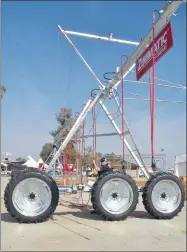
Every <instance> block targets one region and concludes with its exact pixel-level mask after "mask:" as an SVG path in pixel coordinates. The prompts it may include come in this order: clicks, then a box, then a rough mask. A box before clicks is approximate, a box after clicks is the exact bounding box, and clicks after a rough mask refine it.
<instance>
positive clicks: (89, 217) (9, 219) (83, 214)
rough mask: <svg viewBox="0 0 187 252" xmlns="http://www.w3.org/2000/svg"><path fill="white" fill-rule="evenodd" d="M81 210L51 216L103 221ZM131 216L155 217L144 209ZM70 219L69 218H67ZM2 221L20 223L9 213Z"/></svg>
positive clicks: (3, 215) (3, 216)
mask: <svg viewBox="0 0 187 252" xmlns="http://www.w3.org/2000/svg"><path fill="white" fill-rule="evenodd" d="M80 210H81V211H63V212H55V213H54V214H53V216H52V217H51V219H52V220H55V216H61V217H64V218H66V216H67V215H69V216H71V215H72V216H74V217H76V218H77V219H87V220H95V221H102V220H103V219H102V218H101V217H100V216H99V215H97V214H91V213H90V210H89V209H80ZM129 218H138V219H153V218H152V217H151V216H150V215H149V214H148V213H147V212H144V211H135V212H133V213H132V214H131V215H130V216H129V217H128V219H129ZM67 219H68V218H67ZM1 221H2V222H9V223H18V221H16V220H15V219H14V218H13V217H12V216H11V215H10V214H9V213H1Z"/></svg>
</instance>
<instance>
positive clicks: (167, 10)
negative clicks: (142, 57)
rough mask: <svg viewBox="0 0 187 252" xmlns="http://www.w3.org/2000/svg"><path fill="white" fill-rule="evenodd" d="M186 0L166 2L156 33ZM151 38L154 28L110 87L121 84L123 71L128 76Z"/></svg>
mask: <svg viewBox="0 0 187 252" xmlns="http://www.w3.org/2000/svg"><path fill="white" fill-rule="evenodd" d="M183 2H184V1H182V0H180V1H172V2H171V3H170V4H168V3H167V4H166V5H165V7H164V13H163V14H162V15H161V16H160V18H159V19H158V21H157V23H156V24H155V34H157V33H158V32H159V31H160V29H161V28H162V27H163V26H164V25H165V24H166V23H167V21H168V19H169V18H170V17H171V16H172V14H173V13H174V12H175V11H176V10H177V9H178V7H179V6H180V5H181V4H182V3H183ZM150 40H152V30H150V31H149V32H148V34H147V35H146V36H145V37H144V39H143V40H142V42H141V43H140V44H139V46H138V47H137V48H136V50H135V52H134V53H133V54H132V55H131V56H130V57H129V59H128V60H127V61H126V63H125V64H124V65H123V71H122V70H121V69H119V71H118V72H117V73H116V75H115V76H114V78H113V80H111V81H110V84H109V87H108V88H115V87H117V86H118V85H119V84H120V81H121V73H122V72H123V73H124V74H123V78H124V77H126V76H127V74H128V73H129V72H130V71H131V70H132V69H133V68H134V67H135V62H136V59H137V57H138V56H139V54H140V53H141V52H142V51H143V50H144V48H146V46H147V45H148V44H149V42H150Z"/></svg>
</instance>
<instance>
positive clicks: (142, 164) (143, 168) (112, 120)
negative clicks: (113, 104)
mask: <svg viewBox="0 0 187 252" xmlns="http://www.w3.org/2000/svg"><path fill="white" fill-rule="evenodd" d="M99 104H100V105H101V107H102V108H103V110H104V112H105V114H106V115H107V117H108V119H109V120H110V122H111V123H112V125H113V126H114V128H115V130H116V131H117V133H118V135H119V136H120V138H121V139H122V140H123V138H122V134H121V131H120V129H119V128H118V126H117V124H116V123H115V121H114V119H113V118H112V116H111V115H110V113H109V112H108V110H107V108H106V106H105V105H104V103H103V102H102V101H101V100H99ZM124 143H125V145H126V147H127V149H128V150H129V152H130V153H131V155H132V156H133V158H134V159H135V161H136V162H137V164H138V166H139V167H140V169H141V171H142V172H143V173H144V175H145V177H146V178H147V179H149V178H150V175H149V172H148V170H147V168H146V166H145V165H144V162H140V160H139V159H138V157H137V156H136V154H135V153H134V151H133V150H132V148H131V147H130V145H129V143H128V142H127V141H126V139H125V138H124ZM135 146H136V145H135ZM136 150H137V149H136Z"/></svg>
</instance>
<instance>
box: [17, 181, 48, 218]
mask: <svg viewBox="0 0 187 252" xmlns="http://www.w3.org/2000/svg"><path fill="white" fill-rule="evenodd" d="M51 198H52V194H51V190H50V188H49V186H48V185H47V184H46V183H45V182H44V181H42V180H40V179H38V178H27V179H24V180H22V181H21V182H19V183H18V184H17V186H16V187H15V188H14V191H13V194H12V202H13V205H14V207H15V208H16V210H17V211H18V212H19V213H21V214H22V215H25V216H37V215H40V214H42V213H44V212H45V211H46V210H47V208H48V207H49V205H50V204H51Z"/></svg>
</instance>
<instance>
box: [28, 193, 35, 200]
mask: <svg viewBox="0 0 187 252" xmlns="http://www.w3.org/2000/svg"><path fill="white" fill-rule="evenodd" d="M35 198H36V194H35V193H33V192H32V193H29V199H31V200H33V199H35Z"/></svg>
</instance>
